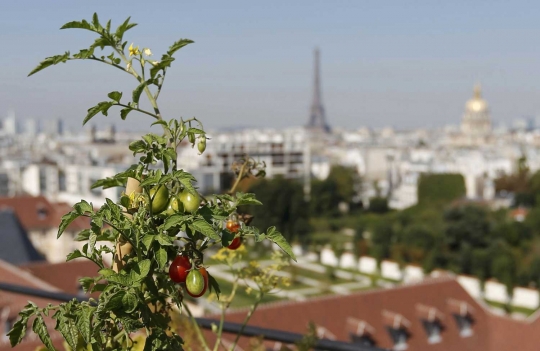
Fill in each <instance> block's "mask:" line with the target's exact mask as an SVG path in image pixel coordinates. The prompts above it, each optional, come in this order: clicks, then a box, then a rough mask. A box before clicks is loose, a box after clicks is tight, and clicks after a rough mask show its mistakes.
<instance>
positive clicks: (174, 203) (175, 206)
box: [161, 196, 184, 217]
mask: <svg viewBox="0 0 540 351" xmlns="http://www.w3.org/2000/svg"><path fill="white" fill-rule="evenodd" d="M178 212H184V205H183V204H182V202H181V201H180V199H179V198H178V197H176V196H173V197H171V199H170V200H169V205H168V206H167V209H166V210H165V211H163V212H161V215H162V216H164V217H170V216H172V215H173V214H175V213H178Z"/></svg>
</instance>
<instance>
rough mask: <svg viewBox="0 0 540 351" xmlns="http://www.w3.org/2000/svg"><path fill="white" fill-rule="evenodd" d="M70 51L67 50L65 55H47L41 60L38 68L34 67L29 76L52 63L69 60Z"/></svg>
mask: <svg viewBox="0 0 540 351" xmlns="http://www.w3.org/2000/svg"><path fill="white" fill-rule="evenodd" d="M69 55H70V54H69V51H66V53H65V54H63V55H55V56H51V57H47V58H46V59H45V60H43V61H41V62H40V63H39V64H38V65H37V67H36V68H34V69H33V70H32V71H31V72H30V73H28V77H30V76H31V75H33V74H35V73H37V72H39V71H41V70H43V69H45V68H47V67H49V66H52V65H57V64H59V63H60V62H66V61H67V60H69Z"/></svg>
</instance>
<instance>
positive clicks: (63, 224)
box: [56, 211, 80, 239]
mask: <svg viewBox="0 0 540 351" xmlns="http://www.w3.org/2000/svg"><path fill="white" fill-rule="evenodd" d="M79 216H80V215H79V214H78V213H76V212H74V211H71V212H68V213H66V214H65V215H63V216H62V220H61V221H60V225H59V226H58V234H57V236H56V238H57V239H58V238H60V236H62V233H63V232H64V231H65V230H66V228H67V227H68V226H69V225H70V224H71V222H73V221H74V220H75V219H77V218H78V217H79Z"/></svg>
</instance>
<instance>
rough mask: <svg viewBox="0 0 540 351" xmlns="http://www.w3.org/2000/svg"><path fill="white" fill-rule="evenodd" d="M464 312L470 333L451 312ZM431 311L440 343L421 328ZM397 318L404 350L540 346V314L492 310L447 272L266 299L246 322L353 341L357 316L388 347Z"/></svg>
mask: <svg viewBox="0 0 540 351" xmlns="http://www.w3.org/2000/svg"><path fill="white" fill-rule="evenodd" d="M463 306H465V307H466V308H463ZM430 311H431V312H430ZM462 312H463V313H465V314H467V313H468V314H469V315H470V316H471V317H472V319H473V324H472V331H473V332H472V335H470V336H465V337H464V336H461V335H460V330H459V327H458V325H457V323H456V319H455V316H454V315H455V314H463V313H462ZM246 313H247V312H246V311H237V312H232V313H230V314H228V315H227V318H226V320H227V321H231V322H237V323H241V322H242V321H243V319H244V317H245V315H246ZM430 316H433V318H434V319H436V321H437V322H438V323H440V324H441V325H442V332H441V338H442V339H441V341H440V342H438V343H429V341H428V335H427V332H426V329H425V328H424V324H423V319H426V318H428V319H429V318H431V317H430ZM396 318H397V319H396ZM396 320H398V321H399V323H398V324H399V327H403V328H405V329H406V331H407V333H408V334H409V335H410V337H409V339H408V340H407V344H408V349H409V350H414V351H424V350H425V351H468V350H470V351H477V350H482V351H514V350H519V351H533V350H538V349H539V346H538V345H540V319H537V320H533V321H519V320H514V319H510V318H507V317H501V316H498V315H495V314H493V313H491V312H490V311H488V310H487V309H486V308H484V306H483V305H481V304H479V303H478V302H477V301H475V300H474V299H473V298H472V297H471V296H470V295H469V294H467V292H466V291H465V290H464V289H463V288H462V287H461V286H460V284H459V283H458V282H457V281H456V280H455V279H454V278H451V277H441V278H434V279H428V280H425V281H424V282H421V283H418V284H411V285H402V286H399V287H396V288H392V289H386V290H372V291H366V292H359V293H354V294H351V295H347V296H328V297H320V298H315V299H311V300H307V301H304V302H276V303H270V304H267V305H264V306H261V307H260V308H259V309H258V310H257V311H256V312H255V313H254V314H253V316H252V318H251V320H250V323H249V325H252V326H258V327H263V328H270V329H279V330H286V331H289V332H295V333H300V334H305V333H306V331H307V326H308V324H309V323H310V322H313V323H315V324H316V325H317V326H320V327H324V328H325V329H326V330H328V332H329V333H332V334H333V335H335V337H336V339H337V340H340V341H345V342H351V335H350V333H351V330H352V329H354V328H352V327H351V321H356V322H357V323H356V324H358V323H364V325H368V326H369V335H370V336H371V337H372V338H373V340H374V341H375V342H376V345H375V346H377V347H381V348H389V349H391V348H392V347H393V341H392V338H391V336H390V334H389V332H388V330H387V328H388V327H392V325H394V326H395V324H396ZM351 328H352V329H351ZM229 337H230V336H229ZM241 345H243V346H244V345H246V344H245V340H244V343H242V344H241Z"/></svg>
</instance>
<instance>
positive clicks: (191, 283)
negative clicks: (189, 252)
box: [169, 215, 242, 297]
mask: <svg viewBox="0 0 540 351" xmlns="http://www.w3.org/2000/svg"><path fill="white" fill-rule="evenodd" d="M226 227H227V230H228V231H229V232H231V233H233V234H235V233H238V230H239V229H240V223H239V222H238V219H237V217H236V216H235V215H232V216H231V217H229V219H228V220H227V225H226ZM240 245H242V239H241V238H240V237H236V238H234V239H233V240H232V242H231V243H230V244H229V246H227V248H228V249H230V250H236V249H238V248H239V247H240ZM169 277H170V278H171V280H172V281H173V282H175V283H180V284H183V285H184V284H185V285H184V286H185V290H186V292H187V293H188V294H189V295H190V296H192V297H201V296H202V295H204V293H205V292H206V289H207V288H208V272H207V271H206V268H204V267H203V266H201V265H193V264H192V263H191V260H190V259H189V257H188V256H186V255H179V256H177V257H176V258H175V259H174V261H173V262H172V263H171V266H170V267H169Z"/></svg>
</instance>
